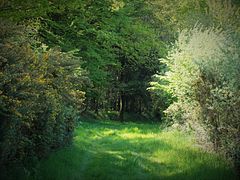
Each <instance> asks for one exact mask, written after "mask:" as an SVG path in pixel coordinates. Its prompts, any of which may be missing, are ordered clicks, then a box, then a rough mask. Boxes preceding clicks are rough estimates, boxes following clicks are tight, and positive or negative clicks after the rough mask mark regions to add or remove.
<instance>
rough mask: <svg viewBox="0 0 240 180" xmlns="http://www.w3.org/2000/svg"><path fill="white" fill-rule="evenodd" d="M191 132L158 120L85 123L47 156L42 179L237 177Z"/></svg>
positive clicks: (224, 162) (43, 165) (228, 166)
mask: <svg viewBox="0 0 240 180" xmlns="http://www.w3.org/2000/svg"><path fill="white" fill-rule="evenodd" d="M194 144H195V142H194V140H193V138H192V136H191V135H190V134H186V133H181V132H177V131H166V130H163V129H161V128H160V126H159V125H157V124H140V123H131V122H128V123H118V122H112V121H99V122H82V123H81V124H79V127H78V128H77V129H76V131H75V137H74V143H73V145H72V146H70V147H68V148H64V149H62V150H59V151H57V152H54V153H52V154H51V155H50V156H49V157H48V158H47V159H45V160H42V161H41V162H40V164H39V167H38V172H37V174H36V177H37V179H45V180H48V179H57V180H61V179H64V180H65V179H66V180H73V179H76V180H77V179H104V180H107V179H114V180H115V179H124V180H125V179H126V180H128V179H194V180H195V179H217V180H219V179H234V178H235V177H234V173H233V170H232V169H231V168H230V167H231V166H230V165H229V163H228V162H227V161H225V160H224V159H223V158H221V157H219V156H218V155H216V154H211V153H207V152H204V151H203V150H201V149H199V148H198V147H197V146H195V145H194Z"/></svg>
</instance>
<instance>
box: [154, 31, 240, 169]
mask: <svg viewBox="0 0 240 180" xmlns="http://www.w3.org/2000/svg"><path fill="white" fill-rule="evenodd" d="M239 39H240V38H239V34H238V32H234V31H227V30H225V31H223V30H221V29H217V28H205V29H204V28H202V27H194V28H193V29H191V30H185V31H182V32H181V33H180V35H179V38H178V40H177V42H176V44H175V46H174V48H173V49H172V50H171V51H170V52H169V56H168V59H166V60H165V63H166V65H167V67H168V69H169V71H167V72H166V74H165V76H161V77H160V80H159V81H158V85H155V87H158V88H157V89H159V91H163V90H165V91H167V92H168V93H170V94H172V95H173V96H174V98H176V101H175V102H174V103H173V104H172V105H170V106H169V108H168V109H167V110H166V111H165V113H166V114H167V116H168V119H171V121H173V122H175V123H176V122H177V123H178V124H183V123H188V124H190V126H192V127H193V128H196V127H197V126H194V124H195V123H196V122H198V123H199V124H201V126H202V127H203V128H204V129H205V131H206V132H207V135H208V137H207V139H210V141H211V142H212V143H213V146H214V150H216V151H219V152H222V153H224V154H225V155H227V156H228V157H230V158H232V159H233V160H234V162H235V164H236V167H239V164H240V151H239V150H240V136H239V132H240V121H239V117H240V110H239V107H240V98H239V97H240V96H239V95H240V85H239V79H240V61H239V57H240V54H239V52H240V46H239V43H240V41H239ZM163 81H164V82H166V81H167V82H168V83H167V84H166V83H165V84H161V82H163ZM159 82H160V84H159ZM195 130H196V131H198V129H195ZM199 130H201V128H200V129H199ZM203 134H204V133H203Z"/></svg>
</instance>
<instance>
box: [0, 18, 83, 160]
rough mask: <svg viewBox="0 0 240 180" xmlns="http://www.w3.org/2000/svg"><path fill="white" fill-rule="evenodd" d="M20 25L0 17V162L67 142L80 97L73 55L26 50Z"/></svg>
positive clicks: (79, 74) (27, 156) (80, 73)
mask: <svg viewBox="0 0 240 180" xmlns="http://www.w3.org/2000/svg"><path fill="white" fill-rule="evenodd" d="M21 28H23V27H20V26H15V25H13V24H9V23H4V22H1V30H0V59H1V61H0V135H1V137H0V164H5V163H8V162H12V161H22V162H24V161H25V160H27V159H31V158H33V157H37V158H41V157H43V156H45V155H47V153H49V152H50V151H51V150H52V149H55V148H58V147H61V146H64V145H66V144H68V143H70V142H71V139H72V134H73V130H74V125H75V120H76V118H77V115H78V112H79V111H80V110H81V108H82V107H81V106H82V104H83V100H84V92H82V91H81V88H82V84H83V78H84V75H83V71H82V69H81V67H80V61H79V59H76V58H73V56H71V55H70V54H69V53H68V54H67V53H62V52H59V51H58V50H45V49H44V48H38V49H35V50H32V48H31V46H30V42H28V39H29V38H27V37H26V35H25V34H24V33H23V32H24V31H26V29H23V30H21ZM73 81H74V82H75V83H73Z"/></svg>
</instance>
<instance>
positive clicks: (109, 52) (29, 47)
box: [0, 0, 240, 167]
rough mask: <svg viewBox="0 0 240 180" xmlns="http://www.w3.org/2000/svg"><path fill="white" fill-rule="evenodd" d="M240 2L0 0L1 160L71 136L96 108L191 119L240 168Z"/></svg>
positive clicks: (19, 158) (108, 114) (36, 154)
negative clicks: (77, 125) (76, 126)
mask: <svg viewBox="0 0 240 180" xmlns="http://www.w3.org/2000/svg"><path fill="white" fill-rule="evenodd" d="M239 5H240V4H239V2H238V1H237V0H232V1H231V0H182V1H179V0H171V1H168V0H101V1H100V0H99V1H96V0H3V1H1V2H0V9H1V11H0V18H1V19H0V27H1V29H0V164H1V165H3V164H7V163H9V162H25V161H27V160H28V159H34V158H42V157H44V156H46V155H47V154H49V152H50V151H51V150H53V149H56V148H59V147H62V146H65V145H67V144H70V143H71V141H72V135H73V131H74V128H75V125H76V123H75V122H76V120H77V119H79V118H82V117H88V118H89V117H91V118H92V116H90V115H94V117H101V118H102V117H104V118H108V119H114V120H120V121H124V120H126V119H131V118H132V117H134V118H135V119H150V118H151V119H152V120H156V121H161V122H162V121H164V120H165V122H167V124H168V125H169V124H174V125H175V127H176V126H178V125H184V127H186V126H188V127H190V128H191V129H192V130H194V131H195V132H197V133H198V134H201V137H205V138H206V142H210V143H211V144H212V145H213V147H212V149H213V150H216V151H220V152H221V153H223V154H225V155H226V156H227V157H230V158H231V159H232V160H233V162H234V163H235V164H236V167H239V164H240V163H239V154H240V150H239V148H240V147H239V144H240V139H239V138H240V137H239V134H240V133H239V132H240V129H239V127H240V124H239V123H240V122H239V117H240V114H239V113H240V111H239V107H240V99H239V95H240V86H239V79H240V62H239V52H240V49H239V47H240V24H239V22H240V14H239V12H240V9H239ZM151 81H152V82H151Z"/></svg>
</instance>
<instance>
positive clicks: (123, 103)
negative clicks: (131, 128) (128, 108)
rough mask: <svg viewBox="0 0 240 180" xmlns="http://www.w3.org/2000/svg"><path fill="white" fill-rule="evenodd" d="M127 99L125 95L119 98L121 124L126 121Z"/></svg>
mask: <svg viewBox="0 0 240 180" xmlns="http://www.w3.org/2000/svg"><path fill="white" fill-rule="evenodd" d="M125 101H126V99H125V96H124V94H123V93H121V95H120V97H119V119H120V121H121V122H123V121H124V111H125V104H126V102H125Z"/></svg>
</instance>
